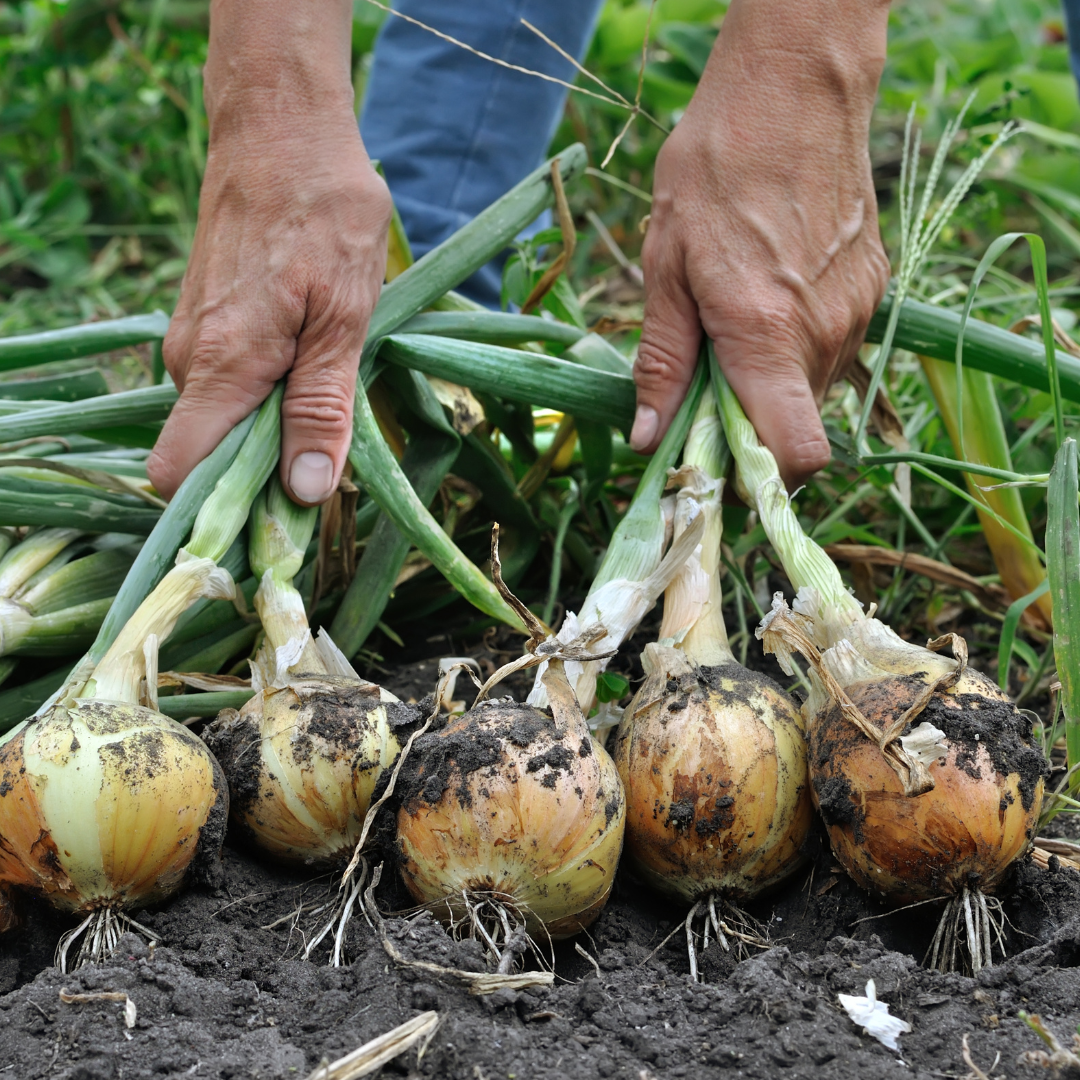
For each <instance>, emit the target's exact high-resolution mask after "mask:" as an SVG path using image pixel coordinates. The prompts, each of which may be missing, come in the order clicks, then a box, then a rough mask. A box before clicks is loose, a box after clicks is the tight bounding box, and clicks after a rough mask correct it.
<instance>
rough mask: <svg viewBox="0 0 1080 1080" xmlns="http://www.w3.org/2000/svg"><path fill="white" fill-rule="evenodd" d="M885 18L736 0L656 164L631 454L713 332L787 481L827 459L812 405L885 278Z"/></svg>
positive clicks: (830, 4)
mask: <svg viewBox="0 0 1080 1080" xmlns="http://www.w3.org/2000/svg"><path fill="white" fill-rule="evenodd" d="M887 21H888V5H887V3H885V2H884V0H801V2H800V3H798V4H792V3H791V2H790V0H732V3H731V5H730V6H729V8H728V13H727V15H726V16H725V18H724V23H723V26H722V28H721V31H720V35H719V38H718V39H717V42H716V45H715V47H714V49H713V52H712V55H711V56H710V58H709V63H708V66H707V67H706V70H705V74H704V76H703V77H702V79H701V82H700V83H699V85H698V88H697V90H696V92H695V94H694V98H693V100H692V101H691V102H690V106H689V107H688V108H687V110H686V113H685V115H684V116H683V118H682V119H681V120H680V121H679V123H678V126H677V127H676V128H675V130H674V131H673V132H672V134H671V136H670V137H669V138H668V139H667V141H666V142H665V144H664V146H663V148H662V149H661V151H660V154H659V156H658V158H657V162H656V177H655V182H654V185H653V193H654V198H653V206H652V216H651V220H650V224H649V231H648V234H647V235H646V239H645V246H644V249H643V251H642V268H643V270H644V274H645V290H646V300H645V322H644V328H643V331H642V336H641V344H640V346H639V348H638V356H637V363H636V364H635V366H634V378H635V380H636V382H637V397H638V413H637V416H636V419H635V424H634V430H633V432H632V435H631V440H630V441H631V445H632V446H633V447H634V449H635V450H640V451H642V452H645V453H651V452H652V451H653V450H655V449H656V447H657V445H658V444H659V442H660V439H661V438H662V437H663V435H664V433H665V432H666V431H667V429H668V427H669V425H670V423H671V420H672V418H673V417H674V415H675V413H676V411H677V410H678V408H679V406H680V404H681V403H682V401H683V398H684V397H685V396H686V391H687V388H688V387H689V385H690V382H691V379H692V377H693V374H694V370H695V369H696V367H697V363H698V353H699V349H700V344H701V336H702V331H704V332H705V333H706V334H708V335H709V337H710V338H711V340H712V341H713V343H714V345H715V348H716V356H717V360H718V361H719V363H720V366H721V368H722V369H723V372H724V374H725V375H726V376H727V378H728V381H729V382H730V383H731V386H732V389H733V390H734V391H735V393H736V394H737V395H738V396H739V399H740V401H741V402H742V405H743V408H744V409H745V410H746V413H747V415H748V416H749V418H750V420H751V421H752V422H753V424H754V427H755V428H756V430H757V432H758V434H759V435H760V437H761V439H762V441H763V442H764V443H765V445H766V446H768V448H769V449H770V450H771V451H772V453H773V454H774V456H775V457H776V460H777V465H778V467H779V469H780V472H781V475H782V476H783V478H784V480H785V482H786V483H787V484H788V486H789V488H791V489H794V488H796V487H798V486H799V485H800V484H802V483H803V482H804V481H805V480H806V478H807V477H808V476H809V475H810V474H811V473H813V472H815V471H816V470H817V469H819V468H822V467H823V466H824V465H826V464H827V463H828V461H829V455H830V448H829V442H828V439H827V438H826V435H825V429H824V427H823V425H822V422H821V417H820V415H819V411H818V410H819V408H820V406H821V403H822V400H823V398H824V395H825V392H826V391H827V390H828V388H829V386H830V385H831V384H832V383H833V382H834V381H835V380H836V379H838V378H840V377H841V376H842V375H843V374H844V372H845V371H846V370H847V368H848V366H849V365H850V363H851V362H852V360H853V359H854V358H855V356H856V354H857V351H858V348H859V345H860V344H861V343H862V339H863V335H864V334H865V332H866V327H867V325H868V323H869V321H870V318H871V316H872V315H873V313H874V311H875V310H876V308H877V306H878V304H879V303H880V301H881V298H882V296H883V295H884V294H885V290H886V288H887V286H888V282H889V262H888V259H887V257H886V255H885V251H884V248H883V247H882V243H881V235H880V232H879V229H878V222H877V203H876V199H875V196H874V183H873V177H872V175H871V169H870V155H869V152H868V150H867V141H868V135H869V126H870V115H871V111H872V109H873V104H874V96H875V93H876V90H877V84H878V78H879V75H880V71H881V67H882V65H883V64H884V59H885V37H886V26H887Z"/></svg>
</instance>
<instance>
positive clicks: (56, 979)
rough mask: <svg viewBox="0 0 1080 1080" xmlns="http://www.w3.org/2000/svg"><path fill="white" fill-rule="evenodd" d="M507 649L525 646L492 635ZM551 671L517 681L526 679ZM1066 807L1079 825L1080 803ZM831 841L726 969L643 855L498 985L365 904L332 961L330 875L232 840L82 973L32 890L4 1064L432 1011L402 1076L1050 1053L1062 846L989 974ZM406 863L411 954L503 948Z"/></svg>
mask: <svg viewBox="0 0 1080 1080" xmlns="http://www.w3.org/2000/svg"><path fill="white" fill-rule="evenodd" d="M491 644H494V643H491ZM429 647H430V646H429ZM485 658H486V659H487V660H488V662H489V663H491V664H493V665H497V664H499V663H502V662H504V658H502V657H499V656H497V655H496V654H495V652H494V650H493V649H492V648H490V647H489V648H488V651H487V655H486V657H485ZM436 662H437V661H436V660H435V659H432V660H430V661H428V665H427V669H425V670H423V671H417V669H416V668H415V667H412V669H411V672H400V671H399V672H398V673H396V674H394V675H392V676H391V677H389V678H387V679H385V680H384V681H385V682H386V684H387V685H389V686H390V687H392V688H393V689H394V690H395V691H396V692H398V693H399V694H401V695H402V696H403V697H406V698H408V697H410V696H411V697H415V698H416V699H419V698H421V697H422V696H423V694H424V693H427V692H429V691H430V689H431V688H432V686H433V684H434V681H435V678H436ZM624 670H627V671H628V673H632V672H631V671H630V669H629V668H627V669H624ZM410 680H411V681H412V686H413V687H414V689H412V690H411V692H410V689H411V688H410ZM528 682H529V680H528V678H527V676H526V678H525V679H524V680H522V685H521V686H518V685H517V683H515V684H514V690H515V694H516V695H517V696H520V695H521V690H522V689H524V687H526V686H527V685H528ZM459 687H463V684H459ZM465 693H466V691H465V690H464V689H459V695H460V696H465ZM1059 822H1060V823H1061V828H1060V830H1059V831H1061V832H1066V831H1067V829H1068V827H1069V826H1070V825H1071V822H1066V821H1064V820H1062V819H1059ZM813 846H814V848H815V850H814V851H812V852H810V854H811V856H812V858H811V862H810V863H809V865H808V867H807V868H806V870H805V871H804V872H801V873H800V874H798V875H797V876H796V878H795V879H794V880H793V881H792V882H791V884H790V885H789V886H788V887H786V888H785V889H784V890H783V891H781V892H780V893H779V894H777V895H775V896H773V897H772V898H770V899H768V900H766V901H761V902H758V903H757V904H756V905H755V906H754V908H753V909H752V910H751V911H750V912H749V914H751V915H753V916H754V917H755V918H757V919H758V920H760V921H761V922H762V923H764V924H766V925H767V927H768V930H769V934H770V935H771V939H772V941H773V943H774V944H773V947H772V948H770V949H768V950H759V951H757V952H756V954H755V955H754V956H752V957H750V958H749V959H744V960H741V961H738V960H737V959H735V958H733V957H731V956H730V955H729V954H725V953H722V952H721V951H720V950H719V949H718V947H717V946H716V945H711V946H710V947H709V948H708V949H707V950H706V951H705V952H704V953H703V954H701V955H700V966H701V970H702V973H703V977H704V979H705V982H704V983H703V984H694V983H692V982H691V980H690V978H689V964H688V960H687V957H686V949H685V935H684V933H683V931H682V927H681V920H682V919H683V918H684V917H685V915H686V911H685V909H684V908H680V907H678V906H675V905H672V904H670V903H668V902H666V901H663V900H661V899H659V898H657V897H656V896H654V895H653V894H651V893H649V892H647V891H646V890H645V889H644V888H643V887H642V886H640V885H639V884H638V883H637V882H635V880H634V879H633V878H632V877H631V876H630V875H629V874H628V873H627V872H625V871H624V872H622V873H620V876H619V877H618V879H617V881H616V886H615V890H614V893H613V895H612V899H611V902H610V903H609V904H608V906H607V908H606V909H605V911H604V912H603V914H602V915H601V916H600V918H599V919H598V920H597V922H596V923H595V924H594V925H593V926H592V927H591V928H590V930H589V932H588V934H585V935H581V936H580V937H579V938H578V943H579V944H580V945H581V946H582V948H584V949H585V951H586V952H587V953H588V956H589V958H588V959H586V958H585V957H583V956H582V955H580V954H579V953H578V952H576V951H575V946H574V943H573V942H565V943H561V944H559V945H557V946H556V947H555V953H554V955H555V971H556V974H557V978H556V981H555V984H554V986H553V987H551V988H550V989H529V990H524V991H517V992H515V991H506V990H500V991H498V992H497V993H495V994H493V995H490V996H485V997H478V996H470V995H469V994H468V992H467V990H466V989H465V988H464V987H463V986H462V985H460V984H459V983H456V982H454V981H453V980H451V979H443V978H438V977H434V976H432V975H431V974H430V973H428V972H425V971H420V970H417V969H412V968H409V967H406V966H401V965H399V964H396V963H394V962H393V961H391V960H390V958H389V956H388V955H387V952H386V951H385V949H384V947H383V945H382V944H381V943H380V942H379V940H378V938H377V937H376V935H375V933H374V931H373V930H372V929H371V928H370V927H369V926H368V924H367V923H366V922H365V920H364V919H363V918H362V917H359V916H358V917H356V918H354V919H353V922H352V924H351V928H350V930H349V935H348V941H347V945H348V958H349V961H350V962H349V964H348V965H347V966H345V967H342V968H338V969H332V968H329V967H328V966H326V965H325V959H326V956H327V954H328V950H325V949H324V950H322V951H321V952H320V953H319V954H318V959H319V962H315V961H314V960H313V961H311V962H305V961H302V960H300V959H299V958H298V954H299V952H300V950H301V948H302V944H303V939H302V935H301V933H300V932H299V931H298V930H297V929H296V928H295V927H294V926H293V925H292V923H293V920H291V919H290V918H289V916H290V913H292V912H296V911H297V910H298V908H299V907H300V905H301V904H302V903H303V902H305V901H312V900H315V899H316V898H318V897H319V896H322V895H324V894H325V893H326V892H327V890H328V889H329V888H331V885H330V879H329V878H328V877H324V878H321V879H317V880H314V881H312V880H311V878H310V874H308V875H304V874H298V873H295V872H293V871H289V870H282V869H281V868H280V867H272V866H270V865H268V864H265V863H262V862H260V861H258V860H256V859H253V858H252V857H250V856H249V855H246V854H245V853H243V852H242V851H238V850H234V849H231V848H227V849H226V852H225V864H224V874H223V879H222V880H221V882H220V883H219V884H218V885H217V886H216V887H215V886H209V885H202V886H197V887H193V888H191V889H189V890H188V891H187V892H185V893H184V894H182V895H181V896H179V897H177V898H176V899H175V900H173V901H172V902H171V903H169V904H166V905H163V906H160V907H158V908H156V909H153V910H151V911H147V912H143V913H142V914H140V915H139V916H138V917H139V919H140V921H141V922H143V923H145V924H146V925H147V926H148V927H150V928H151V929H153V930H154V931H155V932H156V933H158V934H160V935H161V937H162V939H163V943H162V944H161V945H159V946H158V947H157V948H156V949H154V950H152V951H151V950H150V949H148V947H147V945H146V944H145V943H144V942H142V941H141V940H139V939H137V938H136V937H134V936H131V935H129V936H127V937H125V938H124V939H123V940H122V942H121V947H120V949H119V950H118V951H117V954H116V956H115V957H114V958H113V959H112V960H111V961H109V962H108V963H106V964H103V965H100V966H92V967H88V968H84V969H82V970H81V971H79V972H77V973H75V974H70V975H67V976H62V975H61V974H60V973H59V971H58V970H57V969H56V968H54V967H52V966H51V964H52V955H53V949H54V947H55V944H56V941H57V939H58V937H59V936H60V934H61V933H62V932H63V931H64V930H65V929H67V928H68V927H69V926H70V925H71V922H70V920H68V919H66V918H65V917H62V916H60V915H58V914H55V913H53V912H52V911H51V910H50V909H47V908H45V907H43V906H40V905H36V904H24V905H23V915H24V922H23V924H22V926H20V927H19V928H17V929H16V930H14V931H12V932H10V933H8V934H6V935H3V936H2V937H0V1080H3V1078H4V1077H6V1076H12V1077H17V1078H19V1080H37V1078H45V1077H48V1078H55V1080H141V1078H145V1080H150V1078H167V1080H171V1078H179V1077H197V1078H203V1080H207V1078H211V1080H214V1078H221V1080H226V1078H228V1080H255V1078H259V1080H291V1078H299V1080H304V1078H306V1077H307V1076H308V1074H309V1073H310V1072H311V1071H312V1070H313V1069H314V1068H315V1067H316V1066H317V1065H318V1064H319V1062H320V1060H321V1059H323V1058H324V1057H325V1058H327V1059H329V1060H334V1059H336V1058H338V1057H341V1056H343V1055H344V1054H346V1053H348V1052H349V1051H351V1050H353V1049H355V1048H356V1047H357V1046H359V1045H360V1044H361V1043H364V1042H366V1041H367V1040H369V1039H371V1038H373V1037H375V1036H377V1035H380V1034H382V1033H383V1032H385V1031H387V1030H389V1029H390V1028H392V1027H394V1026H396V1025H397V1024H400V1023H402V1022H403V1021H405V1020H407V1019H409V1018H411V1017H413V1016H415V1015H416V1014H417V1013H419V1012H421V1011H424V1010H428V1009H435V1010H437V1011H438V1012H439V1014H440V1017H441V1024H440V1027H439V1028H438V1030H437V1032H436V1033H435V1035H434V1037H433V1038H432V1039H431V1041H430V1043H429V1044H428V1045H427V1047H426V1050H425V1052H424V1054H423V1057H422V1058H421V1059H420V1060H419V1061H418V1053H417V1049H416V1048H414V1049H412V1050H410V1051H408V1052H407V1053H406V1054H404V1055H403V1056H402V1057H400V1058H398V1059H397V1060H395V1061H393V1062H391V1063H390V1064H389V1065H387V1066H385V1067H384V1069H383V1073H384V1075H388V1076H394V1075H398V1076H409V1077H452V1078H455V1080H456V1078H461V1080H496V1078H498V1080H525V1078H528V1080H535V1078H545V1077H550V1078H552V1080H554V1078H560V1080H561V1078H564V1077H566V1078H570V1080H578V1078H581V1080H592V1078H593V1077H619V1078H626V1080H649V1078H656V1080H666V1078H668V1077H671V1078H677V1077H693V1078H698V1077H702V1078H713V1077H715V1078H721V1077H724V1078H726V1077H746V1078H752V1077H761V1078H766V1077H769V1078H771V1077H776V1076H782V1077H791V1078H796V1077H813V1078H815V1080H817V1078H820V1080H849V1078H850V1080H854V1078H856V1077H858V1078H877V1077H889V1076H897V1077H901V1076H903V1077H915V1078H919V1080H922V1078H926V1080H929V1078H931V1077H942V1076H945V1077H949V1076H952V1077H964V1076H972V1075H974V1074H972V1073H971V1072H970V1070H969V1068H968V1066H967V1065H966V1064H965V1063H964V1061H963V1059H962V1047H961V1040H962V1038H963V1037H964V1036H965V1035H967V1036H968V1042H969V1044H970V1047H971V1055H972V1058H973V1060H974V1062H975V1063H976V1065H977V1066H979V1067H980V1068H981V1069H982V1070H983V1071H984V1072H985V1073H987V1074H989V1075H997V1076H1009V1077H1023V1076H1028V1075H1030V1076H1032V1077H1037V1076H1041V1075H1045V1074H1044V1072H1043V1071H1042V1070H1041V1069H1039V1068H1037V1067H1035V1066H1031V1065H1027V1064H1018V1060H1019V1059H1020V1057H1021V1055H1023V1054H1024V1053H1025V1052H1026V1051H1030V1050H1036V1049H1039V1048H1040V1047H1041V1044H1040V1043H1039V1041H1038V1039H1037V1038H1036V1037H1035V1035H1034V1034H1033V1033H1032V1032H1031V1030H1030V1029H1029V1028H1028V1027H1026V1026H1025V1024H1024V1023H1023V1022H1022V1021H1021V1020H1020V1019H1019V1018H1018V1013H1019V1012H1020V1011H1021V1010H1026V1011H1028V1012H1031V1013H1038V1014H1040V1015H1041V1016H1042V1017H1043V1019H1044V1021H1045V1022H1046V1024H1047V1025H1048V1026H1049V1028H1050V1029H1051V1030H1052V1031H1054V1032H1055V1033H1056V1034H1057V1035H1058V1037H1059V1038H1060V1039H1061V1040H1062V1041H1063V1042H1064V1043H1066V1044H1068V1043H1069V1042H1070V1040H1071V1034H1072V1032H1074V1031H1075V1030H1076V1027H1077V1023H1078V1021H1080V873H1076V872H1075V871H1072V870H1068V869H1062V868H1059V867H1058V865H1057V860H1056V859H1054V860H1051V869H1050V870H1048V871H1041V870H1038V869H1037V868H1036V867H1034V866H1033V865H1031V864H1024V865H1021V866H1020V867H1018V869H1017V870H1016V873H1015V875H1014V880H1013V881H1012V882H1011V883H1010V890H1009V895H1008V897H1007V899H1005V908H1006V913H1007V915H1008V918H1009V920H1010V923H1011V926H1010V929H1009V930H1008V938H1009V949H1010V957H1009V959H1007V960H1004V961H1003V962H1001V963H999V964H998V965H997V966H996V967H993V968H991V969H989V970H987V971H984V972H982V973H981V974H980V975H979V977H978V978H976V979H970V978H965V977H963V976H960V975H947V976H944V975H939V974H934V973H930V972H928V971H926V970H925V969H923V968H922V967H921V966H920V960H921V958H922V956H923V953H924V952H925V949H926V947H927V945H928V944H929V940H930V937H931V934H932V932H933V929H934V925H935V920H936V909H935V907H934V906H933V905H928V906H923V907H917V908H914V909H912V910H908V911H901V912H893V913H889V912H887V911H886V910H885V909H884V908H883V907H881V906H880V905H879V904H878V903H876V902H875V901H872V900H870V899H869V898H868V897H867V896H866V895H865V894H864V893H862V892H860V891H859V890H858V889H857V888H856V887H855V886H854V884H853V883H852V882H851V881H850V880H849V879H848V878H847V877H846V876H845V875H844V874H843V873H842V872H840V871H839V868H838V867H837V866H836V865H835V864H834V862H833V860H832V857H831V855H830V854H829V851H828V846H827V842H826V840H825V834H824V830H823V829H821V830H819V832H818V833H817V834H816V835H815V837H814V841H813ZM384 878H385V881H384V884H383V886H382V887H381V888H380V891H379V893H378V894H377V896H378V900H379V904H380V908H381V909H382V910H383V911H384V912H385V913H386V914H387V919H388V921H387V927H388V929H389V933H390V936H391V938H392V940H393V942H394V944H395V945H396V947H397V949H398V950H399V951H400V953H402V954H403V955H404V956H406V957H408V958H411V959H416V960H424V961H428V962H434V963H437V964H441V965H443V966H446V967H454V968H459V969H463V970H466V971H468V970H473V971H475V970H482V968H483V964H482V960H481V957H480V953H479V950H478V948H477V947H476V946H475V944H474V943H472V942H461V943H456V942H454V941H453V940H451V939H450V938H449V937H448V936H447V934H446V933H445V931H444V930H443V929H442V928H441V927H440V926H439V925H437V924H436V923H435V922H434V921H433V920H432V919H431V917H430V916H429V915H427V914H426V913H425V914H419V915H415V914H414V915H411V916H410V915H408V914H407V913H406V908H407V905H408V898H407V896H406V895H405V893H404V890H403V889H402V888H401V886H400V885H399V883H398V881H397V878H396V875H395V874H394V873H392V872H390V871H387V873H386V874H385V875H384ZM394 913H401V914H394ZM301 925H302V929H303V930H306V931H310V930H311V928H312V927H311V925H310V924H308V923H306V922H302V924H301ZM669 935H671V937H670V940H668V941H667V943H666V944H665V939H666V938H668V937H669ZM534 964H535V961H534V960H531V961H530V966H532V965H534ZM594 964H595V967H594ZM597 969H598V970H597ZM871 978H872V979H874V981H875V983H876V987H877V993H878V996H879V998H880V999H881V1000H883V1001H885V1002H887V1003H888V1005H889V1007H890V1010H891V1011H892V1013H893V1014H894V1015H898V1016H900V1017H902V1018H903V1019H905V1020H907V1021H908V1022H909V1023H910V1024H911V1025H912V1028H913V1030H912V1032H911V1033H910V1034H907V1035H903V1036H901V1039H900V1044H901V1047H902V1052H901V1054H899V1055H898V1054H896V1053H893V1052H891V1051H889V1050H887V1049H886V1048H885V1047H883V1046H881V1045H880V1044H879V1043H877V1042H876V1041H875V1040H873V1039H872V1038H870V1037H868V1036H866V1035H864V1034H863V1033H862V1032H861V1031H860V1030H859V1029H858V1028H857V1027H856V1026H855V1025H854V1024H853V1023H852V1022H851V1021H850V1020H849V1019H848V1017H847V1015H846V1014H845V1013H844V1012H843V1010H842V1009H841V1007H840V1004H839V1001H838V998H837V995H838V994H839V993H847V994H862V993H864V992H865V986H866V982H867V980H868V979H871ZM62 988H66V989H67V990H68V991H69V992H73V993H74V992H79V993H94V992H100V991H113V992H117V991H119V992H123V993H127V994H128V995H129V996H130V998H131V999H132V1001H133V1002H134V1003H135V1005H136V1007H137V1009H138V1021H137V1023H136V1025H135V1027H134V1029H133V1030H131V1031H127V1030H126V1029H125V1026H124V1021H123V1014H122V1008H123V1007H122V1004H120V1003H117V1002H92V1003H88V1004H64V1003H63V1002H62V1001H61V1000H60V991H61V989H62ZM997 1055H1000V1063H999V1064H998V1065H997V1066H996V1068H995V1067H993V1066H994V1062H995V1058H996V1056H997ZM901 1059H902V1060H901ZM905 1063H906V1064H905Z"/></svg>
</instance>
